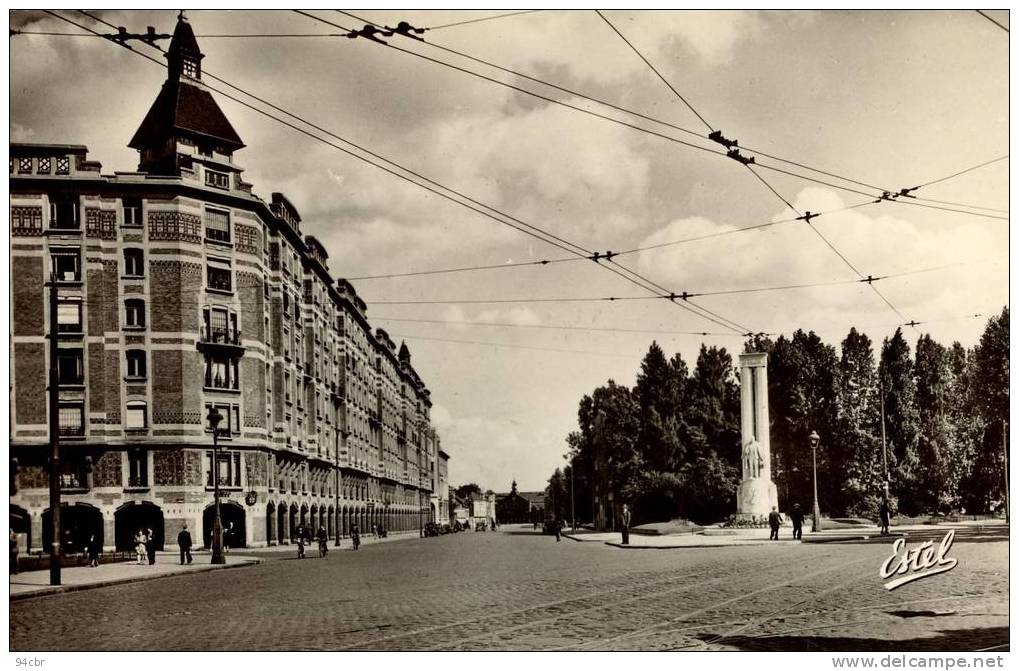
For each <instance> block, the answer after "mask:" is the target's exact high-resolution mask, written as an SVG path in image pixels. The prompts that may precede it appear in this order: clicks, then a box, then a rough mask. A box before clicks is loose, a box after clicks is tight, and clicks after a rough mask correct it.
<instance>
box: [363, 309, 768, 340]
mask: <svg viewBox="0 0 1019 671" xmlns="http://www.w3.org/2000/svg"><path fill="white" fill-rule="evenodd" d="M372 318H373V319H377V320H379V321H384V322H407V323H415V324H438V325H443V326H450V325H455V326H489V327H492V326H494V327H499V328H522V329H545V330H554V331H584V332H594V333H627V334H652V335H690V336H701V337H709V336H710V337H716V338H743V337H745V334H742V333H721V332H711V331H668V330H657V329H623V328H610V327H598V326H569V325H566V324H514V323H512V322H472V321H466V320H448V319H447V320H443V319H410V318H403V317H386V316H380V315H374V316H373V317H372ZM763 335H773V334H763Z"/></svg>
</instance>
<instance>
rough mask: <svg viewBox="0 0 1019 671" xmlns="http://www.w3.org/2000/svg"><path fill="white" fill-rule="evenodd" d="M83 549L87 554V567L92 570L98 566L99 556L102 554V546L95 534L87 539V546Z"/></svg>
mask: <svg viewBox="0 0 1019 671" xmlns="http://www.w3.org/2000/svg"><path fill="white" fill-rule="evenodd" d="M85 549H86V551H87V552H88V565H89V566H90V567H92V568H96V567H97V566H99V555H100V554H102V552H103V544H102V543H100V542H99V538H97V537H96V534H92V535H91V536H89V537H88V545H87V546H86V548H85Z"/></svg>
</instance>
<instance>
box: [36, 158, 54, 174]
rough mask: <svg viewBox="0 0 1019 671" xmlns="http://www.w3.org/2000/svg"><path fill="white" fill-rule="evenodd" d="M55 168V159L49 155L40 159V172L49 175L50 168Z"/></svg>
mask: <svg viewBox="0 0 1019 671" xmlns="http://www.w3.org/2000/svg"><path fill="white" fill-rule="evenodd" d="M52 169H53V160H52V159H51V158H50V157H49V156H47V157H45V158H40V159H39V172H40V173H41V174H43V175H48V174H49V173H50V170H52Z"/></svg>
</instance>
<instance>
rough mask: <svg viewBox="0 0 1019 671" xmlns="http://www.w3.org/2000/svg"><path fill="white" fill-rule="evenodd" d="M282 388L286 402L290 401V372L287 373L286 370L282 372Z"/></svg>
mask: <svg viewBox="0 0 1019 671" xmlns="http://www.w3.org/2000/svg"><path fill="white" fill-rule="evenodd" d="M283 390H284V392H285V396H284V398H285V399H286V401H287V403H289V402H290V373H288V372H284V373H283Z"/></svg>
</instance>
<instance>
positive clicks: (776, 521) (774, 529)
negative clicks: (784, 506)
mask: <svg viewBox="0 0 1019 671" xmlns="http://www.w3.org/2000/svg"><path fill="white" fill-rule="evenodd" d="M781 524H782V516H781V515H779V514H778V508H776V507H775V506H772V507H771V512H770V513H768V526H770V527H771V536H769V537H768V539H769V540H773V541H777V540H778V527H779V525H781Z"/></svg>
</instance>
